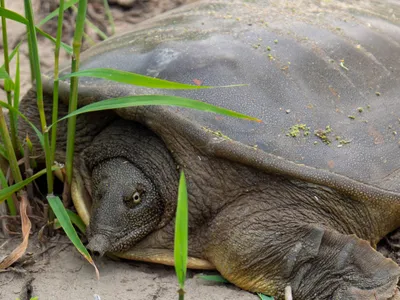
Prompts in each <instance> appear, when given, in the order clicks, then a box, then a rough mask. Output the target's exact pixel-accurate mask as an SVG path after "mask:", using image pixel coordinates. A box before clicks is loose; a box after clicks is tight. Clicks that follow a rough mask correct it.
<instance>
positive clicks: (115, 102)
mask: <svg viewBox="0 0 400 300" xmlns="http://www.w3.org/2000/svg"><path fill="white" fill-rule="evenodd" d="M141 105H171V106H181V107H187V108H193V109H198V110H202V111H209V112H213V113H218V114H222V115H226V116H230V117H236V118H241V119H247V120H251V121H256V122H261V120H259V119H257V118H254V117H250V116H247V115H244V114H241V113H237V112H235V111H232V110H229V109H225V108H222V107H219V106H214V105H211V104H208V103H205V102H201V101H198V100H193V99H188V98H182V97H176V96H167V95H138V96H127V97H121V98H112V99H107V100H102V101H99V102H95V103H91V104H89V105H86V106H83V107H81V108H79V109H77V110H75V111H74V112H72V113H70V114H68V115H66V116H65V117H63V118H61V119H59V120H58V122H60V121H61V120H64V119H67V118H69V117H71V116H76V115H79V114H83V113H87V112H93V111H99V110H107V109H117V108H124V107H131V106H141ZM51 126H52V125H50V126H49V127H48V128H49V129H50V128H51Z"/></svg>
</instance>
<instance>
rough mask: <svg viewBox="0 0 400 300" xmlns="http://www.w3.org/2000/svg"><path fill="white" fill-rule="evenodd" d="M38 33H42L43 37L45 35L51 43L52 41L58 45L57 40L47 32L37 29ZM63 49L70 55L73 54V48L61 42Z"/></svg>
mask: <svg viewBox="0 0 400 300" xmlns="http://www.w3.org/2000/svg"><path fill="white" fill-rule="evenodd" d="M36 31H37V32H38V33H40V34H41V35H43V36H44V37H45V38H47V39H49V40H50V41H52V42H53V43H54V44H55V43H56V39H55V38H54V37H52V36H51V35H50V34H48V33H47V32H44V31H43V30H42V29H40V28H38V27H36ZM61 47H62V48H63V49H64V50H65V51H66V52H67V53H68V54H72V47H71V46H69V45H67V44H65V43H63V42H61Z"/></svg>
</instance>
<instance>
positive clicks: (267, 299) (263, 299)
mask: <svg viewBox="0 0 400 300" xmlns="http://www.w3.org/2000/svg"><path fill="white" fill-rule="evenodd" d="M257 295H258V297H260V299H261V300H274V297H271V296H266V295H264V294H261V293H257Z"/></svg>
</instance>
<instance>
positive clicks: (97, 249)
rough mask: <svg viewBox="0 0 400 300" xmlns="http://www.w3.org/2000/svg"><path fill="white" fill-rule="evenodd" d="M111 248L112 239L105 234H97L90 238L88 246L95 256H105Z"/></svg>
mask: <svg viewBox="0 0 400 300" xmlns="http://www.w3.org/2000/svg"><path fill="white" fill-rule="evenodd" d="M110 246H111V242H110V239H109V238H108V237H107V236H105V235H104V234H96V235H94V236H92V237H89V244H88V245H87V246H86V248H87V249H89V250H90V251H91V252H92V253H93V255H95V256H100V257H101V256H103V255H104V254H105V253H106V252H107V251H109V249H110Z"/></svg>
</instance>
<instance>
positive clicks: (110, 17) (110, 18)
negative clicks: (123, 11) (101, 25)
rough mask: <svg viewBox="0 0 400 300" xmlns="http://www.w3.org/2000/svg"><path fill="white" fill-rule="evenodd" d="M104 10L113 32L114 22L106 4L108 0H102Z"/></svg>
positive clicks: (113, 32) (112, 32)
mask: <svg viewBox="0 0 400 300" xmlns="http://www.w3.org/2000/svg"><path fill="white" fill-rule="evenodd" d="M103 2H104V10H105V11H106V16H107V19H108V22H110V26H111V34H115V23H114V18H113V16H112V13H111V9H110V5H109V4H108V0H104V1H103Z"/></svg>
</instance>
